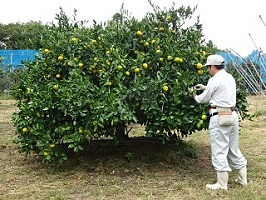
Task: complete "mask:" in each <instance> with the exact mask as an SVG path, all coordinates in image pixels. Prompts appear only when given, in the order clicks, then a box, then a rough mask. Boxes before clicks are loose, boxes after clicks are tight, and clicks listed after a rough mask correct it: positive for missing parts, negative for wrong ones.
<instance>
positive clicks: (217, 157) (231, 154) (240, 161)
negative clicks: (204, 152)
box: [209, 111, 247, 172]
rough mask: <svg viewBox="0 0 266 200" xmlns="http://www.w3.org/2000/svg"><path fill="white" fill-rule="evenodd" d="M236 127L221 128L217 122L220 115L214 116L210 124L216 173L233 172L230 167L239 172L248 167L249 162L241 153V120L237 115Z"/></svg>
mask: <svg viewBox="0 0 266 200" xmlns="http://www.w3.org/2000/svg"><path fill="white" fill-rule="evenodd" d="M232 114H233V115H234V117H235V120H236V124H235V125H234V126H220V125H219V124H218V122H217V119H218V115H215V116H212V117H211V118H210V123H209V138H210V143H211V152H212V155H211V157H212V165H213V167H214V169H215V170H216V171H228V172H230V171H232V169H231V168H230V166H229V165H231V167H232V168H233V169H235V170H239V169H241V168H242V167H244V166H246V165H247V160H246V158H245V157H244V156H243V154H242V153H241V151H240V149H239V147H238V142H239V119H238V115H237V113H236V112H235V111H234V112H233V113H232Z"/></svg>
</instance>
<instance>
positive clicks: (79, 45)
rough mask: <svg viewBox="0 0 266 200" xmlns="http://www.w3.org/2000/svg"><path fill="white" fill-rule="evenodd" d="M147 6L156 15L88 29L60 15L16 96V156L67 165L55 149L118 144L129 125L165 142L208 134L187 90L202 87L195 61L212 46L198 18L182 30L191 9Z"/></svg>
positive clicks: (43, 38) (201, 75) (122, 16)
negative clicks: (199, 132) (141, 127)
mask: <svg viewBox="0 0 266 200" xmlns="http://www.w3.org/2000/svg"><path fill="white" fill-rule="evenodd" d="M151 6H153V8H154V12H153V13H147V15H146V16H145V17H144V18H143V19H142V20H136V19H135V18H131V17H129V16H127V15H125V13H120V14H116V15H115V17H113V19H112V20H110V21H108V22H106V23H104V24H97V23H96V22H95V23H94V24H93V25H92V26H91V27H85V26H84V22H82V21H76V20H75V17H74V19H73V20H72V21H71V20H70V19H69V18H68V17H67V16H66V14H65V13H64V12H63V10H62V9H61V12H60V13H59V14H57V16H56V19H57V22H58V23H57V24H53V23H52V24H51V25H47V26H46V28H45V31H42V32H41V37H40V40H39V41H38V43H39V44H40V45H41V46H42V48H41V49H40V51H39V54H38V55H36V59H35V60H34V61H31V62H26V63H25V66H26V67H25V73H24V76H23V77H22V79H21V82H20V84H19V85H18V87H16V88H15V89H14V91H13V92H14V96H15V98H16V99H17V104H16V105H17V107H18V108H19V110H18V112H16V113H14V115H13V121H14V124H15V126H16V129H17V142H18V143H19V144H20V149H21V151H23V152H25V153H26V154H29V153H31V152H35V153H37V154H38V155H42V156H44V161H52V160H54V159H58V158H59V159H60V160H64V159H66V155H65V154H64V153H63V152H61V151H60V148H57V147H58V146H60V144H62V143H66V144H68V148H71V149H73V150H74V151H75V152H79V151H81V150H83V149H84V145H85V144H87V142H90V141H91V140H93V139H99V138H102V137H105V138H106V137H111V138H113V139H114V141H116V142H120V141H123V140H125V139H128V129H127V126H128V125H129V124H131V123H138V124H141V125H144V126H145V130H146V135H147V136H149V137H158V138H160V139H162V140H163V141H166V140H169V139H170V140H174V141H177V139H176V138H178V137H180V138H181V137H183V136H187V135H189V134H191V133H193V132H195V131H197V130H202V129H205V128H207V126H208V120H203V119H202V116H203V115H204V114H206V111H207V110H206V109H207V107H206V106H205V105H198V104H196V103H195V101H194V100H193V98H191V96H190V94H189V90H188V88H189V87H191V86H194V85H196V84H197V83H206V81H207V80H208V78H209V75H208V73H206V69H204V68H200V69H199V66H200V65H199V63H204V62H206V58H207V56H208V55H209V54H211V53H213V52H214V51H215V48H214V47H213V46H212V45H211V44H212V43H206V42H205V41H204V39H203V34H202V25H201V24H200V22H199V18H197V20H196V22H195V23H194V24H192V25H191V26H188V25H186V22H187V21H188V20H189V19H191V17H192V15H193V13H194V11H195V9H191V8H190V7H187V8H185V7H183V6H181V7H180V8H178V9H176V8H175V6H174V5H173V6H172V7H171V8H170V9H169V10H161V9H159V8H158V7H156V6H154V5H152V4H151ZM74 14H76V12H74ZM74 16H75V15H74ZM199 70H201V71H200V73H199ZM241 91H242V90H241ZM241 94H242V96H241V99H239V101H241V103H242V104H241V105H243V107H242V108H245V105H246V104H245V103H246V101H245V95H243V94H244V93H241Z"/></svg>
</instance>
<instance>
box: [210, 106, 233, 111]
mask: <svg viewBox="0 0 266 200" xmlns="http://www.w3.org/2000/svg"><path fill="white" fill-rule="evenodd" d="M210 109H216V106H211V107H209V110H210ZM230 109H231V111H234V110H235V107H230Z"/></svg>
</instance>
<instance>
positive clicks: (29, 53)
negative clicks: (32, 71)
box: [0, 49, 38, 69]
mask: <svg viewBox="0 0 266 200" xmlns="http://www.w3.org/2000/svg"><path fill="white" fill-rule="evenodd" d="M37 53H38V51H36V50H29V49H25V50H0V57H1V58H2V64H3V65H4V66H12V68H13V69H19V68H23V65H22V61H31V60H34V59H35V55H36V54H37Z"/></svg>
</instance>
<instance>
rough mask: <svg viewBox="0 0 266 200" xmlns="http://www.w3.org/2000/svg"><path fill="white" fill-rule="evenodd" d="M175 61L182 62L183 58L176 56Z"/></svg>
mask: <svg viewBox="0 0 266 200" xmlns="http://www.w3.org/2000/svg"><path fill="white" fill-rule="evenodd" d="M174 61H175V62H177V63H182V62H183V59H182V58H179V57H175V59H174Z"/></svg>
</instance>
